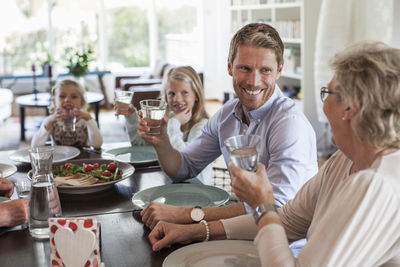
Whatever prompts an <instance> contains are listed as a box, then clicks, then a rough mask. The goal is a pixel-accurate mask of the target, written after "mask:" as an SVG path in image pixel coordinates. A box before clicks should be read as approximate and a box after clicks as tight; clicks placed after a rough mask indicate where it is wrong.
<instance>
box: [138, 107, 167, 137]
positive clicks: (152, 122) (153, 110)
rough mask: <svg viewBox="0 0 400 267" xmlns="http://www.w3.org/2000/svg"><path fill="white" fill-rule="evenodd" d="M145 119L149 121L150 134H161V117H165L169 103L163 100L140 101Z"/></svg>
mask: <svg viewBox="0 0 400 267" xmlns="http://www.w3.org/2000/svg"><path fill="white" fill-rule="evenodd" d="M140 108H141V110H142V114H143V119H144V120H145V121H146V122H147V126H148V127H149V128H150V131H149V132H147V134H148V135H157V134H160V125H161V119H162V118H163V117H164V114H165V109H166V108H167V104H166V103H164V101H161V100H155V99H146V100H142V101H140Z"/></svg>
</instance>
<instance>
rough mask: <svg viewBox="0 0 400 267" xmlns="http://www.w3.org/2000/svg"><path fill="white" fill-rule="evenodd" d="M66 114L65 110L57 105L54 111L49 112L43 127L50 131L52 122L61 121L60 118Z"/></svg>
mask: <svg viewBox="0 0 400 267" xmlns="http://www.w3.org/2000/svg"><path fill="white" fill-rule="evenodd" d="M66 115H67V112H66V110H65V109H63V108H61V107H58V108H56V110H55V111H54V113H53V114H51V115H50V116H49V118H48V120H47V122H46V124H45V125H44V128H45V129H46V130H47V131H50V130H51V128H52V127H53V125H54V123H55V122H56V121H62V119H63V118H64V117H65V116H66Z"/></svg>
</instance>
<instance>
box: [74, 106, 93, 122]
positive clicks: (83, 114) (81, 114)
mask: <svg viewBox="0 0 400 267" xmlns="http://www.w3.org/2000/svg"><path fill="white" fill-rule="evenodd" d="M73 113H74V115H75V117H76V121H79V120H80V119H84V120H85V121H88V120H91V119H92V116H91V115H90V113H89V112H85V111H82V110H80V109H78V108H74V110H73Z"/></svg>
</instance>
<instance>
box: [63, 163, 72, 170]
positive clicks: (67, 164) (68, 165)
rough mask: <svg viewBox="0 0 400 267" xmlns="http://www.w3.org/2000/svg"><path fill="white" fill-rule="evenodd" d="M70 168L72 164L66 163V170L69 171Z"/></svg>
mask: <svg viewBox="0 0 400 267" xmlns="http://www.w3.org/2000/svg"><path fill="white" fill-rule="evenodd" d="M69 167H71V163H70V162H67V163H65V165H64V169H66V170H67V169H68V168H69Z"/></svg>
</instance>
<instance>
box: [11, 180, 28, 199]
mask: <svg viewBox="0 0 400 267" xmlns="http://www.w3.org/2000/svg"><path fill="white" fill-rule="evenodd" d="M14 186H15V189H16V190H17V196H18V198H29V193H30V192H31V181H29V180H27V179H23V180H21V179H20V180H17V181H16V182H15V183H14Z"/></svg>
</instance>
